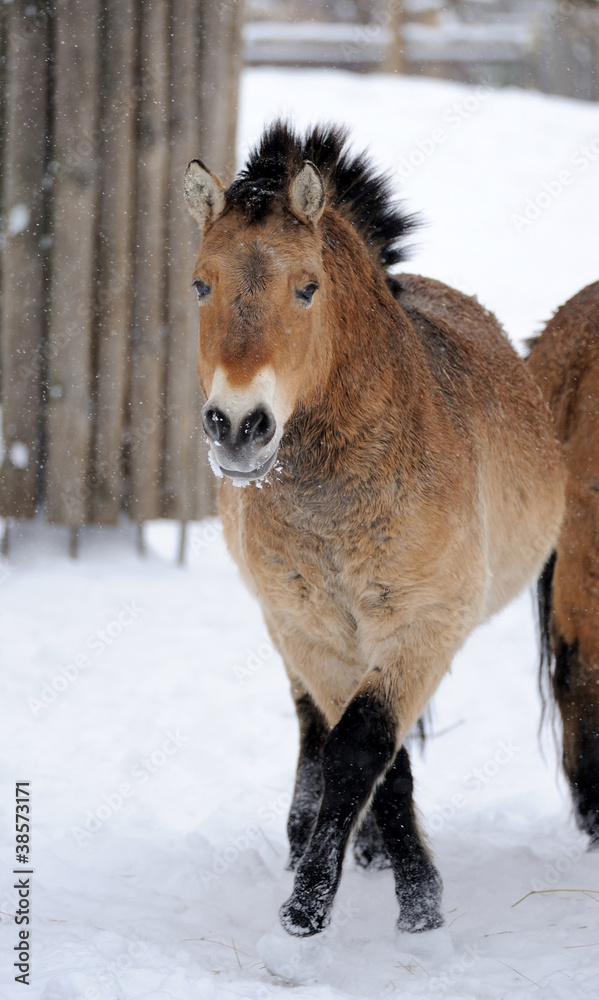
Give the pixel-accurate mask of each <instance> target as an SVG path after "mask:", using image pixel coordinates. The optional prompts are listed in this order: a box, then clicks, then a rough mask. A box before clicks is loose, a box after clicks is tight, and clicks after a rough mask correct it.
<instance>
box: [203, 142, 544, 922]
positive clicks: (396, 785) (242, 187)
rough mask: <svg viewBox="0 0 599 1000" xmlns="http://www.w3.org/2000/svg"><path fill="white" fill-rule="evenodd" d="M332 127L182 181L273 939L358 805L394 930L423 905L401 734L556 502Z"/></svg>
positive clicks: (395, 215) (478, 321) (515, 576)
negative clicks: (240, 633) (273, 729)
mask: <svg viewBox="0 0 599 1000" xmlns="http://www.w3.org/2000/svg"><path fill="white" fill-rule="evenodd" d="M346 141H347V140H346V134H345V133H344V132H343V131H341V130H339V129H337V128H334V127H322V128H316V129H314V130H313V131H311V132H309V133H308V134H307V135H306V136H305V137H304V138H301V137H299V136H298V135H296V134H295V133H294V132H293V130H292V129H291V128H290V127H289V126H288V125H286V124H284V123H281V122H276V123H275V124H273V125H272V126H271V127H270V128H269V129H268V130H267V131H266V132H265V134H264V135H263V137H262V139H261V141H260V143H259V144H258V146H257V148H256V149H254V150H253V152H252V153H251V154H250V156H249V159H248V161H247V163H246V166H245V168H244V169H243V170H242V172H241V173H240V174H239V176H238V177H237V179H236V180H235V181H234V183H233V184H232V185H231V187H230V188H229V189H228V190H226V191H225V190H224V188H223V186H222V185H221V183H220V182H219V180H218V179H217V178H216V177H215V176H214V175H213V174H212V173H210V171H209V170H207V169H206V168H205V167H204V166H203V164H202V163H200V162H199V161H197V160H194V161H192V162H191V163H190V165H189V167H188V169H187V173H186V179H185V191H186V197H187V201H188V204H189V207H190V209H191V211H192V213H193V215H194V216H195V217H196V219H197V220H198V222H199V223H200V225H201V227H202V229H203V238H202V244H201V249H200V252H199V254H198V257H197V260H196V264H195V269H194V273H193V283H194V285H195V286H196V288H197V292H198V296H199V299H200V307H201V309H200V311H201V320H200V348H199V362H198V370H199V376H200V382H201V385H202V389H203V390H204V393H205V395H206V399H207V402H206V405H205V408H204V427H205V430H206V433H207V435H208V437H209V439H210V442H211V452H212V461H213V463H214V464H215V465H216V466H218V468H219V470H220V472H221V473H222V474H224V478H223V481H222V486H221V492H220V510H221V514H222V518H223V523H224V529H225V535H226V539H227V543H228V546H229V548H230V550H231V552H232V554H233V556H234V558H235V559H236V561H237V563H238V565H239V567H240V570H241V572H242V574H243V577H244V578H245V580H246V581H247V583H248V584H249V586H250V588H251V589H252V590H253V591H254V593H255V594H256V595H257V596H258V600H259V601H260V604H261V607H262V610H263V613H264V617H265V620H266V624H267V627H268V629H269V632H270V635H271V636H272V640H273V642H274V644H275V646H276V647H277V649H278V650H279V652H280V654H281V656H282V658H283V660H284V663H285V667H286V669H287V672H288V674H289V678H290V681H291V689H292V693H293V698H294V700H295V704H296V707H297V713H298V717H299V724H300V758H299V763H298V770H297V778H296V788H295V794H294V798H293V803H292V807H291V812H290V816H289V822H288V832H289V838H290V844H291V862H290V863H291V866H292V867H294V868H295V870H296V875H295V884H294V889H293V893H292V895H291V897H290V899H289V900H288V901H287V902H286V903H285V904H284V905H283V907H282V908H281V920H282V923H283V926H284V927H285V929H286V930H287V931H289V932H290V933H291V934H296V935H310V934H315V933H317V932H318V931H320V930H321V929H322V928H323V927H324V926H326V924H327V922H328V920H329V916H330V910H331V907H332V904H333V899H334V896H335V891H336V889H337V885H338V883H339V879H340V876H341V867H342V862H343V854H344V850H345V847H346V844H347V841H348V838H349V836H350V834H351V832H352V830H353V829H354V828H355V827H356V825H357V824H358V823H359V822H360V821H362V822H364V823H365V824H366V830H367V831H368V834H367V835H366V834H365V835H364V840H365V841H366V845H367V850H366V852H363V853H362V857H363V859H364V857H365V856H366V860H368V854H369V852H370V857H372V858H373V860H377V838H379V839H380V837H381V836H382V840H383V841H384V849H386V852H387V854H388V856H389V859H390V861H391V865H392V867H393V872H394V876H395V882H396V891H397V896H398V899H399V904H400V918H399V926H400V928H402V929H405V930H411V931H417V930H425V929H428V928H433V927H437V926H439V925H440V924H441V923H442V922H443V917H442V913H441V909H440V897H441V881H440V878H439V876H438V874H437V871H436V869H435V867H434V865H433V863H432V861H431V859H430V857H429V854H428V851H427V849H426V848H425V846H424V844H423V841H422V838H421V835H420V833H419V830H418V826H417V822H416V818H415V813H414V806H413V802H412V778H411V773H410V763H409V758H408V755H407V752H406V750H405V748H404V746H403V744H404V740H405V738H406V736H407V734H408V731H409V730H410V727H411V726H412V724H413V723H414V722H415V720H417V719H418V717H419V716H420V714H421V713H422V711H423V710H424V708H425V706H426V704H427V702H428V701H429V699H430V697H431V695H432V694H433V692H434V691H435V689H436V688H437V686H438V684H439V682H440V681H441V679H442V677H443V676H444V675H445V674H446V673H447V671H448V670H449V668H450V666H451V662H452V659H453V657H454V655H455V653H456V652H457V650H458V649H460V647H461V646H462V644H463V643H464V641H465V639H466V638H467V636H468V635H469V634H470V632H471V631H472V629H473V628H474V627H475V626H476V625H478V624H479V623H480V622H483V621H484V620H485V619H487V618H489V616H490V615H492V614H494V613H495V612H496V611H498V610H499V609H500V608H501V607H503V606H504V605H505V604H506V603H507V602H508V601H509V600H511V598H512V597H514V595H515V594H517V593H518V591H520V590H521V588H522V587H523V586H524V585H525V584H526V583H527V582H528V581H529V580H530V579H531V577H533V576H534V575H535V574H536V573H538V572H539V571H540V569H541V567H542V566H543V565H544V562H545V560H546V559H547V556H548V554H549V552H550V551H551V549H552V547H553V545H554V544H555V540H556V537H557V532H558V527H559V523H560V519H561V514H562V506H563V470H562V458H561V453H560V449H559V446H558V444H557V442H556V441H555V436H554V432H553V429H552V427H551V420H550V417H549V414H548V413H547V408H546V407H545V405H544V404H543V401H542V399H541V397H540V394H539V391H538V389H537V387H536V386H535V385H534V382H533V380H532V378H531V376H530V374H529V373H528V372H527V371H526V368H525V365H524V363H523V362H522V361H521V360H520V359H519V358H518V357H517V355H516V354H515V352H514V351H513V349H512V348H511V347H510V344H509V343H508V341H507V339H506V337H505V336H504V334H503V333H502V331H501V329H500V327H499V324H498V323H497V321H496V320H495V318H494V317H493V316H492V315H491V314H490V313H488V312H486V311H485V310H484V309H483V308H482V307H481V306H480V305H478V303H477V302H476V301H475V300H474V299H471V298H468V297H466V296H464V295H462V294H460V293H459V292H456V291H454V290H453V289H450V288H448V287H446V286H445V285H442V284H440V283H439V282H437V281H431V280H427V279H426V278H420V277H416V276H413V275H412V276H411V275H401V276H399V279H396V278H392V277H391V276H390V275H389V274H388V271H387V268H388V266H389V265H391V264H393V263H395V262H397V261H398V260H399V259H401V249H400V242H401V239H402V237H404V236H405V234H406V233H407V232H409V230H410V229H411V227H412V220H411V219H410V218H409V217H407V216H406V215H405V214H402V213H401V212H400V211H399V210H398V209H397V208H396V207H394V206H393V204H392V201H391V195H390V185H389V184H388V182H386V181H385V180H384V179H382V178H381V177H379V176H377V175H376V173H375V172H374V170H373V168H372V166H371V164H370V163H369V161H368V160H367V159H366V158H365V156H364V155H362V156H358V157H353V156H352V155H351V154H350V153H349V152H348V151H347V147H346ZM236 481H237V484H238V483H239V481H246V482H247V483H248V485H247V487H246V488H245V489H239V488H236ZM368 809H370V812H369V813H368V815H366V811H367V810H368ZM382 849H383V848H382V846H381V850H382Z"/></svg>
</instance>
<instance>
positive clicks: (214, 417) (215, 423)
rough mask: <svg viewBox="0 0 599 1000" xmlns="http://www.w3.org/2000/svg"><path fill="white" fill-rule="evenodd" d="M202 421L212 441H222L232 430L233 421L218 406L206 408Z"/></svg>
mask: <svg viewBox="0 0 599 1000" xmlns="http://www.w3.org/2000/svg"><path fill="white" fill-rule="evenodd" d="M202 422H203V424H204V430H205V431H206V434H207V435H208V437H209V438H210V440H211V441H216V442H218V443H221V442H222V441H225V440H226V438H228V436H229V434H230V431H231V421H230V420H229V418H228V417H226V416H225V415H224V413H221V411H220V410H217V409H216V407H211V408H210V409H207V410H204V413H203V416H202Z"/></svg>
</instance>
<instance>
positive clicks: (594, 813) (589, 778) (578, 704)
mask: <svg viewBox="0 0 599 1000" xmlns="http://www.w3.org/2000/svg"><path fill="white" fill-rule="evenodd" d="M554 643H555V670H554V674H553V689H554V692H555V697H556V700H557V703H558V705H559V710H560V714H561V717H562V729H563V755H562V762H563V768H564V772H565V774H566V777H567V779H568V782H569V785H570V789H571V792H572V800H573V802H574V809H575V814H576V821H577V823H578V826H579V828H580V829H581V830H583V831H584V832H585V833H587V834H588V836H589V837H590V846H591V847H595V848H599V669H598V668H597V666H595V668H594V669H593V668H592V667H591V666H590V665H589V662H588V659H587V658H586V657H585V656H584V654H583V652H582V650H581V646H580V643H579V641H578V640H575V641H574V642H573V643H570V644H569V643H567V642H566V641H565V639H564V638H563V637H562V636H561V635H558V636H556V637H555V639H554Z"/></svg>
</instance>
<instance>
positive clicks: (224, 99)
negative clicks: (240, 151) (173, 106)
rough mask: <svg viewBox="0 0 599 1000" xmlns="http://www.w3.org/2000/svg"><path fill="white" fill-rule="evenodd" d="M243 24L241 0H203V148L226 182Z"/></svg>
mask: <svg viewBox="0 0 599 1000" xmlns="http://www.w3.org/2000/svg"><path fill="white" fill-rule="evenodd" d="M242 24H243V6H242V3H241V0H223V2H222V3H215V2H214V0H202V4H201V48H200V149H201V157H202V159H203V160H204V162H205V163H206V164H207V166H209V167H210V169H211V170H213V171H214V172H215V173H216V174H218V175H219V177H220V178H221V180H222V181H223V183H225V184H227V183H229V182H230V181H231V180H232V179H233V175H234V172H235V135H236V128H237V109H238V102H239V72H240V68H241V59H242V42H241V30H242Z"/></svg>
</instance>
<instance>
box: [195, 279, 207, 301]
mask: <svg viewBox="0 0 599 1000" xmlns="http://www.w3.org/2000/svg"><path fill="white" fill-rule="evenodd" d="M192 285H193V287H194V288H195V290H196V292H197V293H198V298H199V299H203V298H205V297H206V295H208V294H209V292H210V285H207V284H206V282H205V281H201V280H200V279H199V278H198V280H197V281H192Z"/></svg>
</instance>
